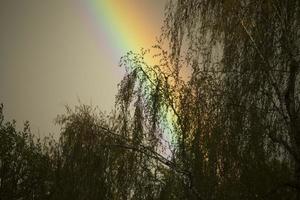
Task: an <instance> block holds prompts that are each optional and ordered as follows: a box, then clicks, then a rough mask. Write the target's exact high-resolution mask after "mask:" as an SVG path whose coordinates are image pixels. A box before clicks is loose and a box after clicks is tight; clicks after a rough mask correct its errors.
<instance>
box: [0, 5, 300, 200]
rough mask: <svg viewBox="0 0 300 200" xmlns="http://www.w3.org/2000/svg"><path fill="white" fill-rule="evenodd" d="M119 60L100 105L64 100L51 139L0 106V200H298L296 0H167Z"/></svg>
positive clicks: (299, 35)
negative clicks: (145, 45) (140, 44)
mask: <svg viewBox="0 0 300 200" xmlns="http://www.w3.org/2000/svg"><path fill="white" fill-rule="evenodd" d="M149 55H150V56H152V55H154V57H155V58H158V62H157V63H156V64H155V65H149V64H147V63H146V62H145V59H144V58H145V57H146V56H149ZM120 65H121V66H122V67H125V69H126V74H125V76H124V78H123V80H122V81H121V83H120V84H119V92H118V94H117V96H116V106H115V109H114V110H113V111H112V112H111V114H109V115H105V114H102V113H97V112H98V111H97V110H95V109H93V108H91V107H89V106H84V105H80V106H78V107H76V108H75V109H73V110H72V109H70V108H67V111H66V114H64V115H61V116H59V117H58V118H57V123H58V124H60V125H61V127H62V129H61V132H60V139H59V141H55V140H53V139H51V138H50V139H45V140H44V141H40V140H38V139H36V138H35V137H33V134H32V133H31V132H30V128H29V124H28V123H25V125H24V130H23V131H17V130H16V128H15V122H5V120H4V117H3V112H2V110H3V106H1V109H0V111H1V112H0V133H1V135H0V144H1V147H0V199H164V200H165V199H174V200H175V199H192V200H193V199H203V200H206V199H212V200H213V199H300V160H299V159H300V113H299V110H300V107H299V106H300V78H299V68H300V2H299V1H298V0H281V1H280V0H257V1H251V0H223V1H221V0H198V1H196V0H176V1H175V0H174V1H170V2H169V3H168V4H167V6H166V16H165V25H164V27H163V29H162V35H161V37H160V39H159V41H158V42H157V44H156V45H155V46H154V47H153V49H151V51H146V50H142V51H141V52H140V53H133V52H129V53H128V54H126V55H124V56H123V57H122V58H121V61H120ZM166 135H171V136H172V138H166Z"/></svg>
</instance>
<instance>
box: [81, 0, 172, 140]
mask: <svg viewBox="0 0 300 200" xmlns="http://www.w3.org/2000/svg"><path fill="white" fill-rule="evenodd" d="M76 2H77V4H78V7H79V9H80V11H81V15H82V16H83V18H84V21H85V23H86V24H88V28H89V29H90V30H92V31H93V35H94V37H95V38H96V42H97V43H98V45H99V48H101V49H103V47H105V48H106V49H107V51H106V52H105V53H106V54H105V55H100V56H103V60H107V59H113V60H114V59H116V58H117V59H119V58H121V56H123V55H125V54H126V53H127V52H129V51H133V52H139V51H140V49H141V48H150V47H151V46H152V45H153V44H154V43H155V37H156V34H157V33H155V31H154V30H153V29H154V28H153V27H156V26H157V25H156V24H155V23H157V22H156V21H155V20H152V19H149V16H146V15H145V13H144V11H145V10H144V9H141V8H140V7H139V5H138V3H136V4H134V3H132V1H131V2H130V1H129V0H122V1H121V0H84V1H83V0H77V1H76ZM145 19H146V20H145ZM145 21H146V22H145ZM173 122H174V115H173V114H172V112H171V111H169V112H167V124H165V125H163V126H164V127H165V128H166V129H167V127H169V128H170V127H172V123H173ZM164 138H165V139H166V140H168V141H170V140H171V138H172V136H171V135H170V132H169V131H166V133H165V135H164Z"/></svg>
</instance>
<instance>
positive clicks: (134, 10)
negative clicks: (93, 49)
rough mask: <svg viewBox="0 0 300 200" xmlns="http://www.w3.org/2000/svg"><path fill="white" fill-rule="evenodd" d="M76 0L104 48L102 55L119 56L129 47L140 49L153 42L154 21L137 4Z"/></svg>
mask: <svg viewBox="0 0 300 200" xmlns="http://www.w3.org/2000/svg"><path fill="white" fill-rule="evenodd" d="M76 2H77V4H78V7H79V9H80V11H81V13H82V16H83V17H84V20H85V23H86V24H88V25H89V29H90V30H92V31H93V32H94V33H93V35H94V37H95V38H96V40H97V43H98V45H99V47H100V48H103V46H105V48H107V55H105V57H104V58H105V59H108V58H114V59H115V58H116V57H117V58H120V57H121V56H123V55H124V54H125V53H126V52H128V51H139V50H140V49H141V48H150V47H151V45H153V44H154V42H155V36H156V35H155V32H154V31H153V27H155V26H157V25H155V23H156V21H155V20H151V19H148V18H149V17H148V16H146V15H145V13H144V12H143V9H141V8H140V7H138V6H139V5H137V4H133V3H132V2H131V3H130V1H128V0H122V1H120V0H85V1H82V0H77V1H76ZM144 19H148V20H147V21H146V22H145V21H144ZM107 56H109V57H107Z"/></svg>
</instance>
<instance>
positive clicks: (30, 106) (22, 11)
mask: <svg viewBox="0 0 300 200" xmlns="http://www.w3.org/2000/svg"><path fill="white" fill-rule="evenodd" d="M98 1H100V2H101V1H107V2H108V1H110V0H98ZM113 1H114V3H112V5H113V4H118V3H119V2H120V3H121V4H122V2H123V4H124V3H126V4H127V5H129V6H126V8H124V9H127V10H124V12H127V13H132V12H133V13H135V12H136V13H137V14H139V15H137V17H138V18H140V19H139V20H140V21H141V20H142V24H144V25H145V27H147V29H148V34H149V35H151V37H152V35H153V38H151V40H150V39H149V40H145V39H144V40H143V39H141V40H138V38H137V41H136V42H137V43H141V44H140V45H141V46H143V47H150V46H151V45H152V43H153V42H154V41H155V37H156V36H158V35H159V32H160V27H161V25H162V21H163V10H164V4H165V3H166V0H140V1H139V0H113ZM78 2H79V0H74V1H71V0H43V1H41V0H1V3H0V102H3V103H4V109H5V117H6V119H9V120H10V119H16V120H17V124H18V127H22V126H21V125H22V124H23V122H24V121H25V120H29V121H30V123H31V127H32V130H33V132H34V133H39V134H40V135H41V136H44V135H48V133H49V132H52V133H56V132H58V127H56V126H55V125H54V123H53V120H54V118H55V117H56V116H57V114H61V113H64V105H66V104H68V105H71V106H72V105H75V104H78V99H80V100H81V102H82V103H85V104H92V105H95V106H98V107H99V108H100V109H102V110H106V111H109V110H110V109H111V108H112V107H113V105H114V97H115V94H116V92H117V83H118V82H119V81H120V80H121V78H122V76H123V74H124V70H123V69H122V68H119V67H118V62H119V58H120V56H122V54H124V53H125V52H126V51H127V50H128V49H126V48H125V49H122V47H123V46H122V45H120V46H118V45H117V44H116V43H112V42H110V41H106V42H104V43H101V41H103V40H106V39H107V40H109V39H108V38H106V37H105V35H109V34H110V33H108V32H106V31H107V29H106V28H105V23H106V22H104V21H103V20H102V22H101V20H100V21H99V20H98V21H97V20H94V19H93V16H92V15H89V11H88V9H87V8H88V7H89V6H91V5H92V4H89V3H86V2H88V0H86V1H81V3H78ZM99 4H101V3H99ZM131 4H132V5H133V4H134V6H130V5H131ZM81 5H84V6H81ZM137 7H140V9H139V10H138V11H137ZM110 8H111V9H113V7H110ZM110 13H113V12H112V10H111V11H110ZM94 14H95V13H94ZM104 14H105V13H103V12H96V15H98V16H96V17H98V18H99V19H104V20H108V21H109V20H110V19H109V17H111V16H110V15H106V16H102V15H104ZM94 17H95V16H94ZM118 20H120V19H118ZM122 20H124V23H125V22H126V20H129V21H128V23H130V22H132V21H131V20H132V19H130V18H125V19H122ZM107 23H108V24H109V22H107ZM118 23H123V21H119V22H118ZM95 27H96V28H97V30H98V31H97V30H96V31H95V30H93V29H95ZM112 29H116V31H120V29H119V28H118V24H116V25H115V27H114V26H113V27H112ZM139 30H141V29H138V28H136V30H134V31H135V32H137V33H136V34H139V33H138V31H139ZM141 31H142V30H141ZM102 34H103V35H102ZM141 34H143V32H141ZM99 37H100V38H101V41H100V42H99ZM127 37H128V35H127ZM148 38H150V36H149V37H148ZM133 50H136V49H133ZM106 55H109V56H106Z"/></svg>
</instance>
